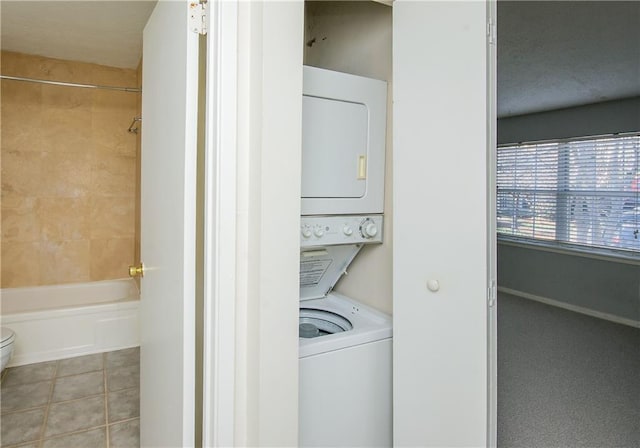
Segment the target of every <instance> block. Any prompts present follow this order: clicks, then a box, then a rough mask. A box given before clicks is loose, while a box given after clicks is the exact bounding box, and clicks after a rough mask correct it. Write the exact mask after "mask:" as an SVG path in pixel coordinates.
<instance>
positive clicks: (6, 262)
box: [0, 242, 40, 288]
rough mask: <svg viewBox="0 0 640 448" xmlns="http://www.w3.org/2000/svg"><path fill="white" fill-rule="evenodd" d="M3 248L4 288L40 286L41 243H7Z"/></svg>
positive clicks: (2, 245)
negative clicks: (39, 261)
mask: <svg viewBox="0 0 640 448" xmlns="http://www.w3.org/2000/svg"><path fill="white" fill-rule="evenodd" d="M0 246H1V248H2V267H1V269H2V274H1V276H2V287H3V288H16V287H20V286H32V285H38V284H39V281H40V266H39V263H38V260H39V258H40V243H8V242H7V243H5V242H3V243H2V244H1V245H0Z"/></svg>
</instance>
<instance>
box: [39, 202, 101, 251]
mask: <svg viewBox="0 0 640 448" xmlns="http://www.w3.org/2000/svg"><path fill="white" fill-rule="evenodd" d="M89 210H90V209H89V198H88V197H81V198H42V199H40V207H39V214H40V225H41V226H42V227H41V229H42V230H41V238H42V240H43V241H68V240H88V239H89Z"/></svg>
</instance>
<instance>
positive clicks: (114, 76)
mask: <svg viewBox="0 0 640 448" xmlns="http://www.w3.org/2000/svg"><path fill="white" fill-rule="evenodd" d="M91 74H92V82H93V83H94V84H98V85H103V86H116V87H135V86H136V70H133V69H129V68H118V67H107V66H105V65H96V64H94V65H93V67H92V70H91Z"/></svg>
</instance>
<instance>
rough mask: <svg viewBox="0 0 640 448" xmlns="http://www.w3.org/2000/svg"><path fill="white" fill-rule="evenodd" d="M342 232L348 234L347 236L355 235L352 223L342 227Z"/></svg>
mask: <svg viewBox="0 0 640 448" xmlns="http://www.w3.org/2000/svg"><path fill="white" fill-rule="evenodd" d="M342 232H343V233H344V234H345V235H346V236H351V235H353V229H352V228H351V226H350V225H348V224H345V226H344V227H343V228H342Z"/></svg>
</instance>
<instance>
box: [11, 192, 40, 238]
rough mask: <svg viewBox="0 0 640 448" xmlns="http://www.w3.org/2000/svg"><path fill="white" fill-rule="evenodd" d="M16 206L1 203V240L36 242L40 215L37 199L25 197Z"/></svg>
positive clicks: (38, 233)
mask: <svg viewBox="0 0 640 448" xmlns="http://www.w3.org/2000/svg"><path fill="white" fill-rule="evenodd" d="M14 205H17V207H10V208H9V207H6V206H5V204H4V203H3V204H2V241H3V242H21V243H26V242H37V241H40V217H39V215H38V200H37V199H36V198H33V197H31V198H25V199H24V200H23V201H22V202H20V203H19V204H14Z"/></svg>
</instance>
